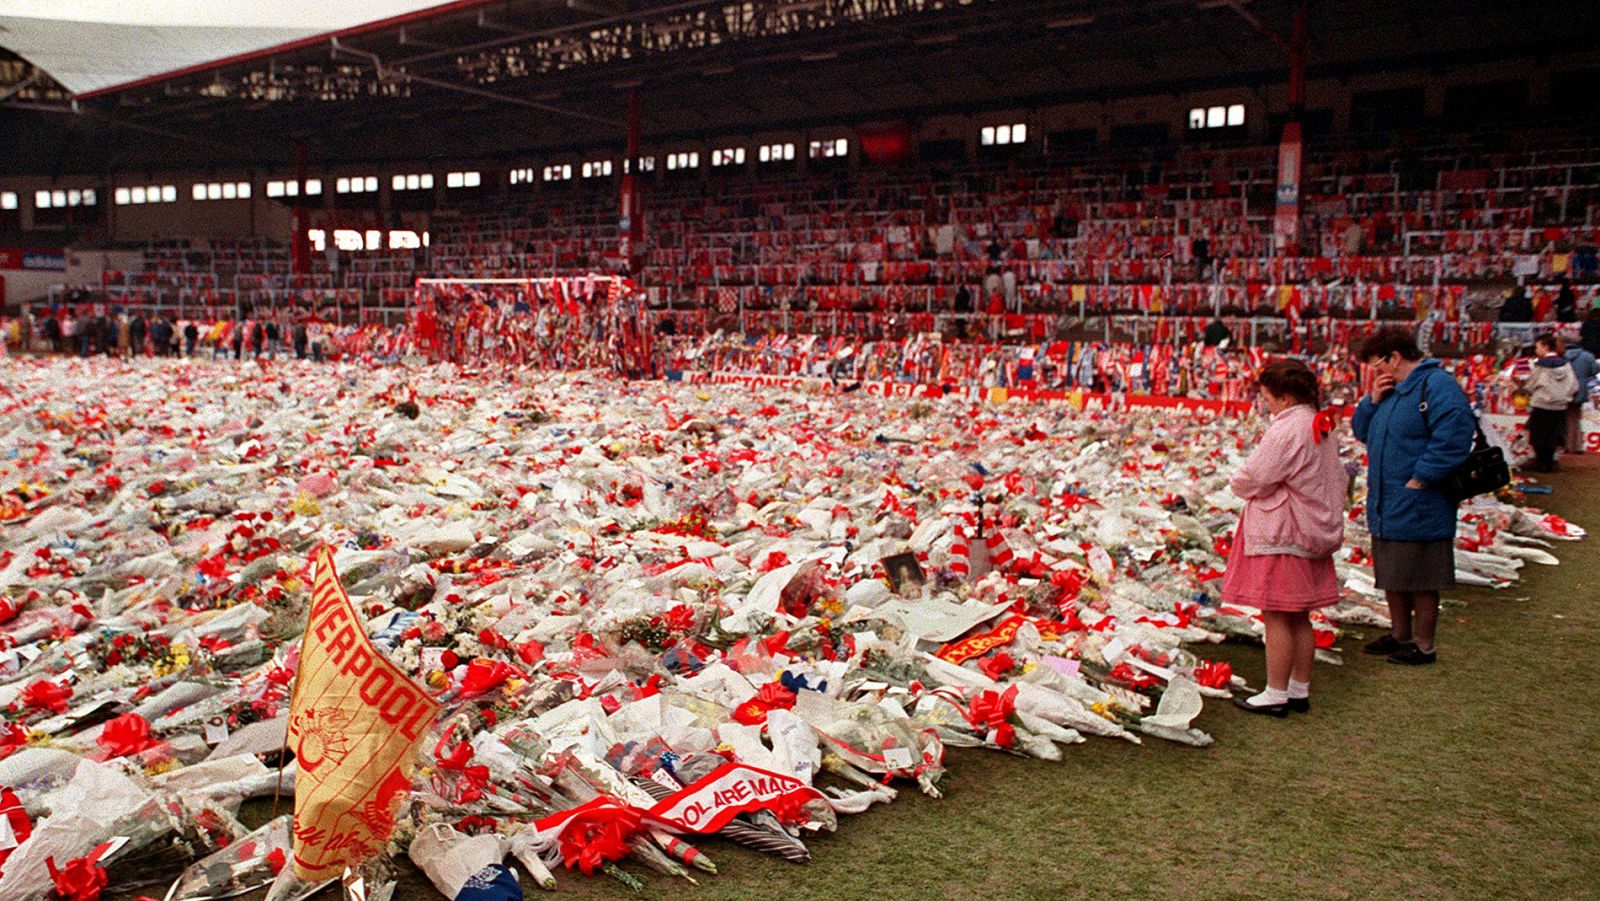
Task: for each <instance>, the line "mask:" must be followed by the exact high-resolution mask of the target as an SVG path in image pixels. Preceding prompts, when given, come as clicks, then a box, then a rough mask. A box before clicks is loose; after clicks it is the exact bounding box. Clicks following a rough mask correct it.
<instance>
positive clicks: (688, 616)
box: [663, 604, 694, 634]
mask: <svg viewBox="0 0 1600 901" xmlns="http://www.w3.org/2000/svg"><path fill="white" fill-rule="evenodd" d="M663 620H664V622H665V623H666V625H667V631H668V632H678V633H680V634H681V633H684V632H688V631H689V630H690V629H693V628H694V608H693V607H690V606H689V605H688V604H679V605H678V606H676V607H673V608H672V609H671V610H668V611H667V613H666V616H665V617H663Z"/></svg>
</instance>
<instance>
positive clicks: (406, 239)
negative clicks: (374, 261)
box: [389, 231, 422, 250]
mask: <svg viewBox="0 0 1600 901" xmlns="http://www.w3.org/2000/svg"><path fill="white" fill-rule="evenodd" d="M421 246H422V239H421V238H419V237H417V233H416V232H414V231H392V232H390V233H389V249H390V250H416V249H417V248H419V247H421Z"/></svg>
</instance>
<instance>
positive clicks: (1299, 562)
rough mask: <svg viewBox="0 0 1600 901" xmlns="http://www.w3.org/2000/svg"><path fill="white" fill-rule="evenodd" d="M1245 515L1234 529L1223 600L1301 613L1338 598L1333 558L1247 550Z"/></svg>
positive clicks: (1281, 611)
mask: <svg viewBox="0 0 1600 901" xmlns="http://www.w3.org/2000/svg"><path fill="white" fill-rule="evenodd" d="M1245 551H1246V548H1245V546H1244V517H1243V516H1240V517H1239V525H1238V527H1237V528H1235V529H1234V530H1233V549H1232V550H1231V551H1229V552H1228V571H1227V572H1225V573H1223V575H1222V599H1223V600H1224V601H1227V602H1228V603H1233V604H1244V605H1245V606H1248V607H1256V608H1258V609H1261V610H1273V611H1277V612H1280V613H1299V612H1303V611H1306V610H1317V609H1320V608H1322V607H1327V606H1329V605H1331V604H1335V603H1337V602H1338V600H1339V574H1338V572H1337V571H1335V570H1334V568H1333V558H1332V557H1321V558H1318V559H1316V560H1309V559H1307V558H1305V557H1295V556H1291V555H1289V554H1262V555H1260V556H1251V555H1249V554H1246V553H1245Z"/></svg>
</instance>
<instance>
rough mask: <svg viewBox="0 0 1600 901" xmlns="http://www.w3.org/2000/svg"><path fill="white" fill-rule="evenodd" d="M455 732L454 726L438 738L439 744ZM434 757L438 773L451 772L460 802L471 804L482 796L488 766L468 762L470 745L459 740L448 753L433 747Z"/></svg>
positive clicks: (457, 799)
mask: <svg viewBox="0 0 1600 901" xmlns="http://www.w3.org/2000/svg"><path fill="white" fill-rule="evenodd" d="M454 734H455V728H454V727H451V729H450V731H448V732H446V733H445V734H444V737H443V738H441V739H440V740H439V744H440V746H443V744H444V743H445V742H447V741H449V739H450V737H451V736H452V735H454ZM434 757H435V759H436V760H438V762H439V775H440V776H443V775H444V774H446V773H449V774H451V775H452V776H453V777H454V779H453V781H454V783H455V789H456V798H455V800H456V801H457V802H458V803H461V804H471V803H472V802H474V801H477V800H478V799H480V798H482V797H483V790H484V788H486V787H487V786H488V785H489V768H488V767H487V766H484V765H483V764H481V763H480V764H469V761H470V760H472V745H471V744H469V743H467V742H461V743H460V744H458V745H456V746H455V749H454V750H452V751H451V752H450V753H449V754H440V753H439V748H438V747H436V748H434Z"/></svg>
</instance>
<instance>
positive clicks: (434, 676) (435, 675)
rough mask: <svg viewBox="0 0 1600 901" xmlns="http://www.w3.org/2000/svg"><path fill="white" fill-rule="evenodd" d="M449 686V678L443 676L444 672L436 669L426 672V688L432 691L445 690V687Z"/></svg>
mask: <svg viewBox="0 0 1600 901" xmlns="http://www.w3.org/2000/svg"><path fill="white" fill-rule="evenodd" d="M449 685H450V677H449V676H447V675H445V672H444V670H441V669H436V670H430V671H429V672H428V687H429V688H433V689H440V688H447V687H449Z"/></svg>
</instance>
